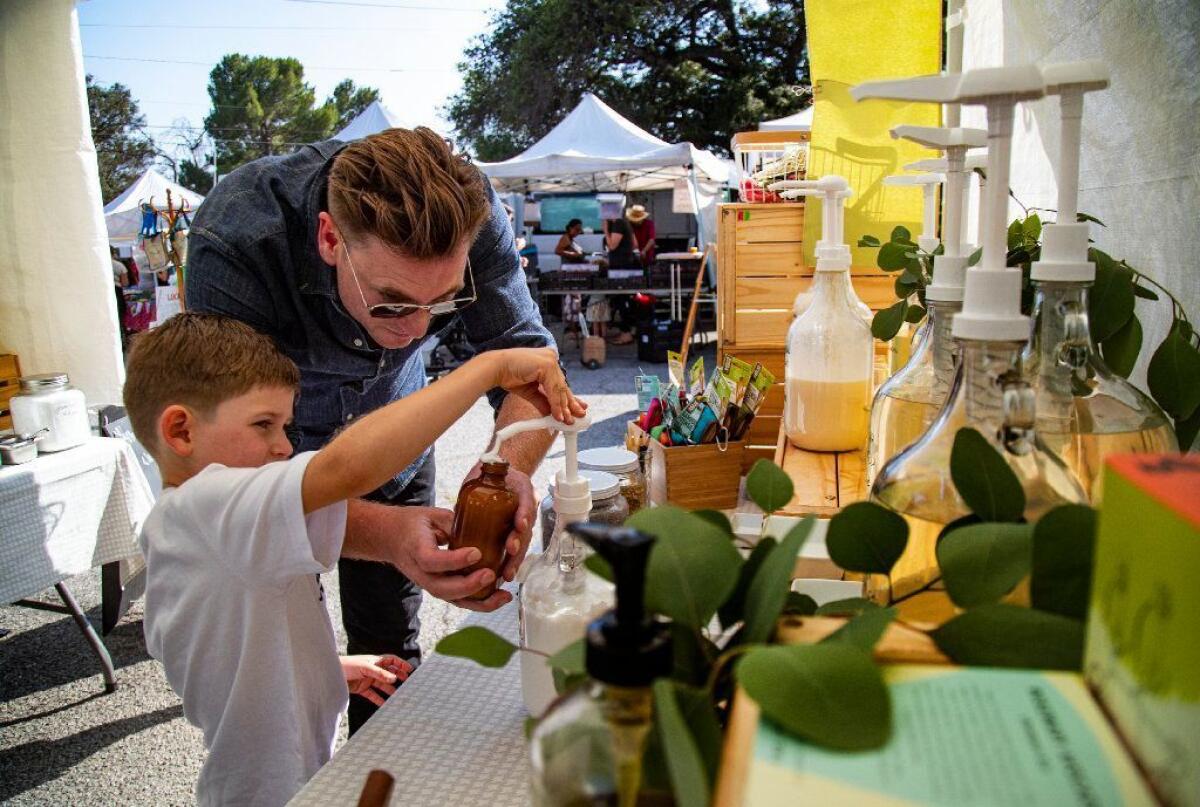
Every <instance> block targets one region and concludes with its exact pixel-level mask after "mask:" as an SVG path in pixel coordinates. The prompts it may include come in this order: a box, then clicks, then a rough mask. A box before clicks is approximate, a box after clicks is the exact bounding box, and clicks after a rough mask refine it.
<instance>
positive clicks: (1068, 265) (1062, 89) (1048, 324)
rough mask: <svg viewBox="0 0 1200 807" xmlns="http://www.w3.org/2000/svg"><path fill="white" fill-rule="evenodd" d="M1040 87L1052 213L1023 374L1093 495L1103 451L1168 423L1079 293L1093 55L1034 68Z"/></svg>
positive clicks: (1169, 437) (1171, 444)
mask: <svg viewBox="0 0 1200 807" xmlns="http://www.w3.org/2000/svg"><path fill="white" fill-rule="evenodd" d="M1042 76H1043V78H1045V81H1046V93H1047V94H1048V95H1057V96H1058V97H1059V102H1060V107H1061V110H1062V137H1061V140H1060V145H1059V149H1060V151H1059V162H1058V164H1059V173H1058V220H1057V222H1055V223H1053V224H1046V225H1045V226H1043V227H1042V251H1041V259H1040V260H1038V261H1037V262H1035V263H1034V264H1033V267H1032V272H1031V279H1032V280H1033V286H1034V303H1033V320H1034V327H1033V340H1032V342H1031V343H1030V347H1029V350H1028V352H1027V354H1026V373H1027V375H1028V377H1029V378H1030V379H1032V380H1033V384H1034V388H1035V390H1036V392H1037V429H1038V434H1039V435H1040V436H1041V438H1042V439H1043V440H1045V441H1046V445H1048V446H1050V447H1051V448H1052V449H1054V450H1055V451H1056V452H1058V453H1059V455H1060V456H1061V457H1062V458H1063V461H1064V462H1066V463H1067V466H1068V467H1069V468H1070V469H1071V470H1072V471H1073V472H1074V473H1075V475H1076V476H1077V477H1078V478H1079V481H1080V483H1081V484H1082V485H1083V488H1084V491H1085V492H1087V493H1088V495H1089V496H1090V498H1091V500H1092V501H1093V503H1094V502H1096V501H1098V500H1099V493H1100V491H1099V477H1100V474H1101V470H1102V469H1103V467H1104V460H1105V457H1107V456H1108V455H1109V454H1114V453H1142V452H1154V453H1161V452H1170V451H1177V450H1178V444H1177V443H1176V440H1175V433H1174V432H1173V431H1172V429H1171V425H1170V422H1169V421H1168V420H1167V416H1166V415H1165V414H1164V413H1163V411H1162V410H1161V409H1160V408H1159V407H1158V406H1157V405H1156V404H1155V403H1154V401H1152V400H1151V399H1150V398H1149V396H1147V395H1145V394H1144V393H1143V392H1142V391H1141V390H1139V389H1137V388H1136V387H1135V386H1133V385H1132V384H1130V383H1129V382H1128V381H1126V380H1125V379H1124V378H1122V377H1121V376H1119V375H1117V374H1116V373H1114V372H1113V371H1112V370H1110V369H1109V367H1108V365H1107V364H1105V362H1104V360H1103V359H1102V358H1101V357H1100V353H1099V351H1098V350H1097V348H1096V343H1095V341H1093V338H1092V329H1091V325H1090V323H1089V321H1088V293H1089V292H1090V290H1091V286H1092V283H1093V281H1094V280H1095V277H1096V266H1095V264H1093V263H1092V262H1091V261H1090V260H1088V229H1089V228H1088V223H1087V222H1086V221H1076V220H1075V219H1076V218H1077V216H1076V213H1077V205H1078V191H1079V153H1080V124H1081V120H1082V117H1083V95H1084V93H1087V92H1093V91H1096V90H1101V89H1104V88H1105V87H1107V86H1108V68H1107V67H1105V65H1104V64H1103V63H1102V62H1096V61H1088V62H1074V63H1070V64H1055V65H1047V66H1045V67H1043V68H1042Z"/></svg>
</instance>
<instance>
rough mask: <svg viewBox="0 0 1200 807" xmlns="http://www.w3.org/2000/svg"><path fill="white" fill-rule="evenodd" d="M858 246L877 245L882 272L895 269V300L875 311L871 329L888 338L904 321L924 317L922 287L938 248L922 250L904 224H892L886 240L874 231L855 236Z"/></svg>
mask: <svg viewBox="0 0 1200 807" xmlns="http://www.w3.org/2000/svg"><path fill="white" fill-rule="evenodd" d="M858 245H859V246H860V247H879V255H878V256H877V257H876V259H875V262H876V264H877V265H878V266H879V268H880V269H882V270H883V271H885V272H897V273H898V274H897V275H896V281H895V286H894V290H895V293H896V297H897V298H898V299H897V301H896V303H894V304H893V305H891V306H889V307H887V308H885V309H883V310H882V311H877V312H875V316H874V318H872V320H871V333H872V334H873V335H874V336H875V338H876V339H882V340H883V341H885V342H886V341H888V340H890V339H892V338H894V337H895V336H896V334H897V333H899V332H900V328H901V327H902V326H903V325H904V323H906V322H908V323H912V324H917V323H920V322H921V321H922V320H924V319H925V315H926V307H925V289H926V287H927V286H928V285H929V284H930V283H932V282H933V256H934V255H935V254H938V253H939V252H940V251H941V247H940V246H939V247H938V249H936V250H934V252H925V251H924V250H923V249H921V248H920V247H919V246H917V243H916V242H915V241H914V240H913V237H912V233H910V232H909V231H908V229H907V228H906V227H895V228H893V229H892V234H891V236H890V237H889V238H888V240H887V242H885V243H881V242H880V240H879V239H878V238H876V237H875V236H873V235H864V236H863V237H862V238H860V239H859V240H858Z"/></svg>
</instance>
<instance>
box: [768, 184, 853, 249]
mask: <svg viewBox="0 0 1200 807" xmlns="http://www.w3.org/2000/svg"><path fill="white" fill-rule="evenodd" d="M767 188H768V190H772V191H775V192H776V193H779V194H780V195H781V196H783V197H784V198H785V199H795V198H797V197H800V196H821V197H823V200H822V205H821V240H820V241H818V242H817V249H816V254H817V271H818V272H835V271H840V270H843V269H849V268H850V247H849V246H848V245H847V244H846V236H845V226H846V225H845V221H846V210H845V201H846V199H848V198H849V197H851V196H853V195H854V191H853V190H852V189H851V187H850V183H849V182H848V181H847V180H846V178H845V177H842V176H838V175H837V174H826V175H825V176H823V177H821V178H820V179H785V180H781V181H779V182H773V183H771V184H770V185H768V186H767Z"/></svg>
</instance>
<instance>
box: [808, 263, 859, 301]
mask: <svg viewBox="0 0 1200 807" xmlns="http://www.w3.org/2000/svg"><path fill="white" fill-rule="evenodd" d="M812 295H813V301H812V306H810V310H811V309H812V308H814V307H816V306H817V304H818V303H821V304H823V305H837V304H845V305H846V306H848V307H849V308H850V309H852V310H856V309H857V307H858V297H857V296H856V295H855V294H854V287H853V286H851V285H850V273H849V272H847V271H846V270H844V269H838V270H835V271H827V272H817V273H816V274H815V275H814V276H813V284H812Z"/></svg>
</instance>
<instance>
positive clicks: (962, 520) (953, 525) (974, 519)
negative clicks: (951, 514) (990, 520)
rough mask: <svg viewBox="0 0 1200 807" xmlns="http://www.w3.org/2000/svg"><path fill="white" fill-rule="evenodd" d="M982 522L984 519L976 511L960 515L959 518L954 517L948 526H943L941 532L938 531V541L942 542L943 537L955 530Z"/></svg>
mask: <svg viewBox="0 0 1200 807" xmlns="http://www.w3.org/2000/svg"><path fill="white" fill-rule="evenodd" d="M982 523H983V519H981V518H980V517H979V516H977V515H975V514H974V513H967V514H966V515H965V516H959V517H958V518H956V519H954V520H953V521H951V522H950V523H949V524H947V525H946V526H944V527H942V529H941V532H939V533H938V537H937V540H938V543H941V542H942V539H944V538H945V537H946V536H947V535H949V534H950V533H952V532H954V531H955V530H961V529H962V528H963V527H966V526H968V525H970V524H982Z"/></svg>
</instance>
